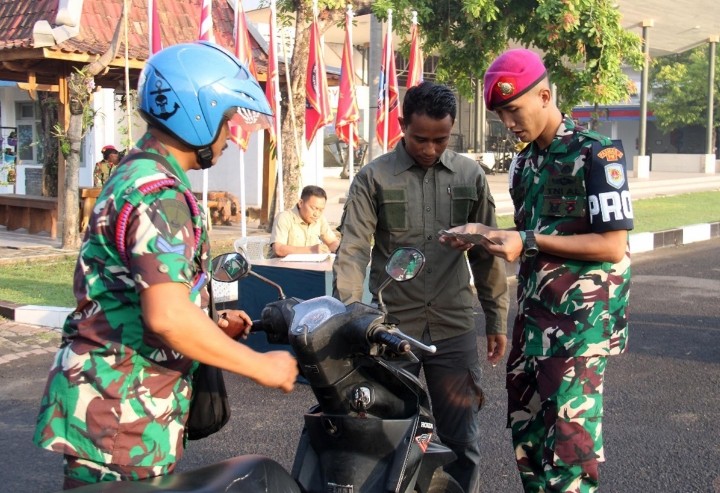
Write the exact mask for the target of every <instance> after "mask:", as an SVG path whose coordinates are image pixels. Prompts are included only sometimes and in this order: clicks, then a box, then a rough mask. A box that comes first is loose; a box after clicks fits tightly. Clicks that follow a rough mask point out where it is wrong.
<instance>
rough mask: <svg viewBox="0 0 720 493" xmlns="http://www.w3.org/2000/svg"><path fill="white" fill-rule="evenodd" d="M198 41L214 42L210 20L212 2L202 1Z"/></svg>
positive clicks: (210, 0) (208, 0)
mask: <svg viewBox="0 0 720 493" xmlns="http://www.w3.org/2000/svg"><path fill="white" fill-rule="evenodd" d="M198 39H199V40H201V41H212V42H215V34H214V33H213V20H212V0H202V4H201V6H200V33H199V37H198Z"/></svg>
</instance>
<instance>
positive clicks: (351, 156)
mask: <svg viewBox="0 0 720 493" xmlns="http://www.w3.org/2000/svg"><path fill="white" fill-rule="evenodd" d="M347 16H348V23H347V29H348V38H349V39H350V49H351V50H352V22H353V9H352V4H348V6H347ZM352 56H353V54H352V51H351V52H350V57H352ZM349 75H350V77H352V79H351V80H354V78H355V74H354V73H352V74H349ZM351 87H352V88H353V89H354V87H355V85H354V84H351ZM352 97H353V98H354V97H355V95H354V94H353V95H352ZM354 127H355V125H353V124H352V123H351V124H350V125H349V128H348V136H349V137H350V138H349V139H348V182H349V183H352V181H353V176H355V148H354V146H353V143H354V142H355V135H354V133H355V132H354V130H355V129H354Z"/></svg>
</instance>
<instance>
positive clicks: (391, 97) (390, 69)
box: [375, 29, 402, 151]
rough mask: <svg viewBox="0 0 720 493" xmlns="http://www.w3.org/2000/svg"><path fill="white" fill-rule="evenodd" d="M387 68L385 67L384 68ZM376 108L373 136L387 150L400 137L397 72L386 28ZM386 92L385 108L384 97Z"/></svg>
mask: <svg viewBox="0 0 720 493" xmlns="http://www.w3.org/2000/svg"><path fill="white" fill-rule="evenodd" d="M386 68H387V69H386ZM378 89H379V93H378V109H377V118H376V121H377V124H376V126H375V137H376V138H377V141H378V143H379V144H380V146H381V147H383V148H386V149H387V150H388V151H389V150H390V149H392V148H393V147H395V145H396V144H397V143H398V141H399V140H400V138H401V137H402V129H401V128H400V121H399V120H398V118H399V117H400V116H401V113H400V112H401V110H400V104H399V103H400V98H399V91H398V82H397V73H396V71H395V52H394V51H393V48H392V32H391V31H390V30H389V29H388V32H387V34H386V35H385V43H384V44H383V56H382V64H381V65H380V82H379V83H378ZM386 94H387V108H385V102H386V101H385V99H386ZM386 119H387V136H388V137H387V146H385V145H384V138H383V136H384V133H385V120H386Z"/></svg>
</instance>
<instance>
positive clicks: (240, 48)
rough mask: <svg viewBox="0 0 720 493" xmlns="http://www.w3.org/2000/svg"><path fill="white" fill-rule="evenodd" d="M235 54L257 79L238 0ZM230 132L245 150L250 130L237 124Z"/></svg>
mask: <svg viewBox="0 0 720 493" xmlns="http://www.w3.org/2000/svg"><path fill="white" fill-rule="evenodd" d="M235 56H236V57H237V59H238V60H240V63H242V64H243V65H245V66H246V67H247V68H248V70H249V71H250V74H251V75H252V76H253V77H255V79H257V70H256V69H255V60H254V58H253V52H252V45H251V44H250V35H249V34H248V29H247V21H246V19H245V11H244V10H243V7H242V2H240V1H239V0H235ZM230 133H231V138H232V139H233V141H234V142H235V143H236V144H237V145H239V146H240V148H241V149H242V150H243V151H245V150H247V148H248V144H249V142H250V134H251V132H249V131H248V130H244V129H242V128H240V127H239V126H236V125H231V126H230Z"/></svg>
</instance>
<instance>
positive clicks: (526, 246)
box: [520, 229, 540, 258]
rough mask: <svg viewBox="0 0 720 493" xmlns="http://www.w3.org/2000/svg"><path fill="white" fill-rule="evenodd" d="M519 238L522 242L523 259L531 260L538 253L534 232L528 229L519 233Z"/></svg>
mask: <svg viewBox="0 0 720 493" xmlns="http://www.w3.org/2000/svg"><path fill="white" fill-rule="evenodd" d="M520 238H521V239H522V242H523V258H532V257H534V256H535V255H537V254H538V252H539V251H540V250H539V249H538V246H537V241H535V231H533V230H531V229H528V230H526V231H520Z"/></svg>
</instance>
